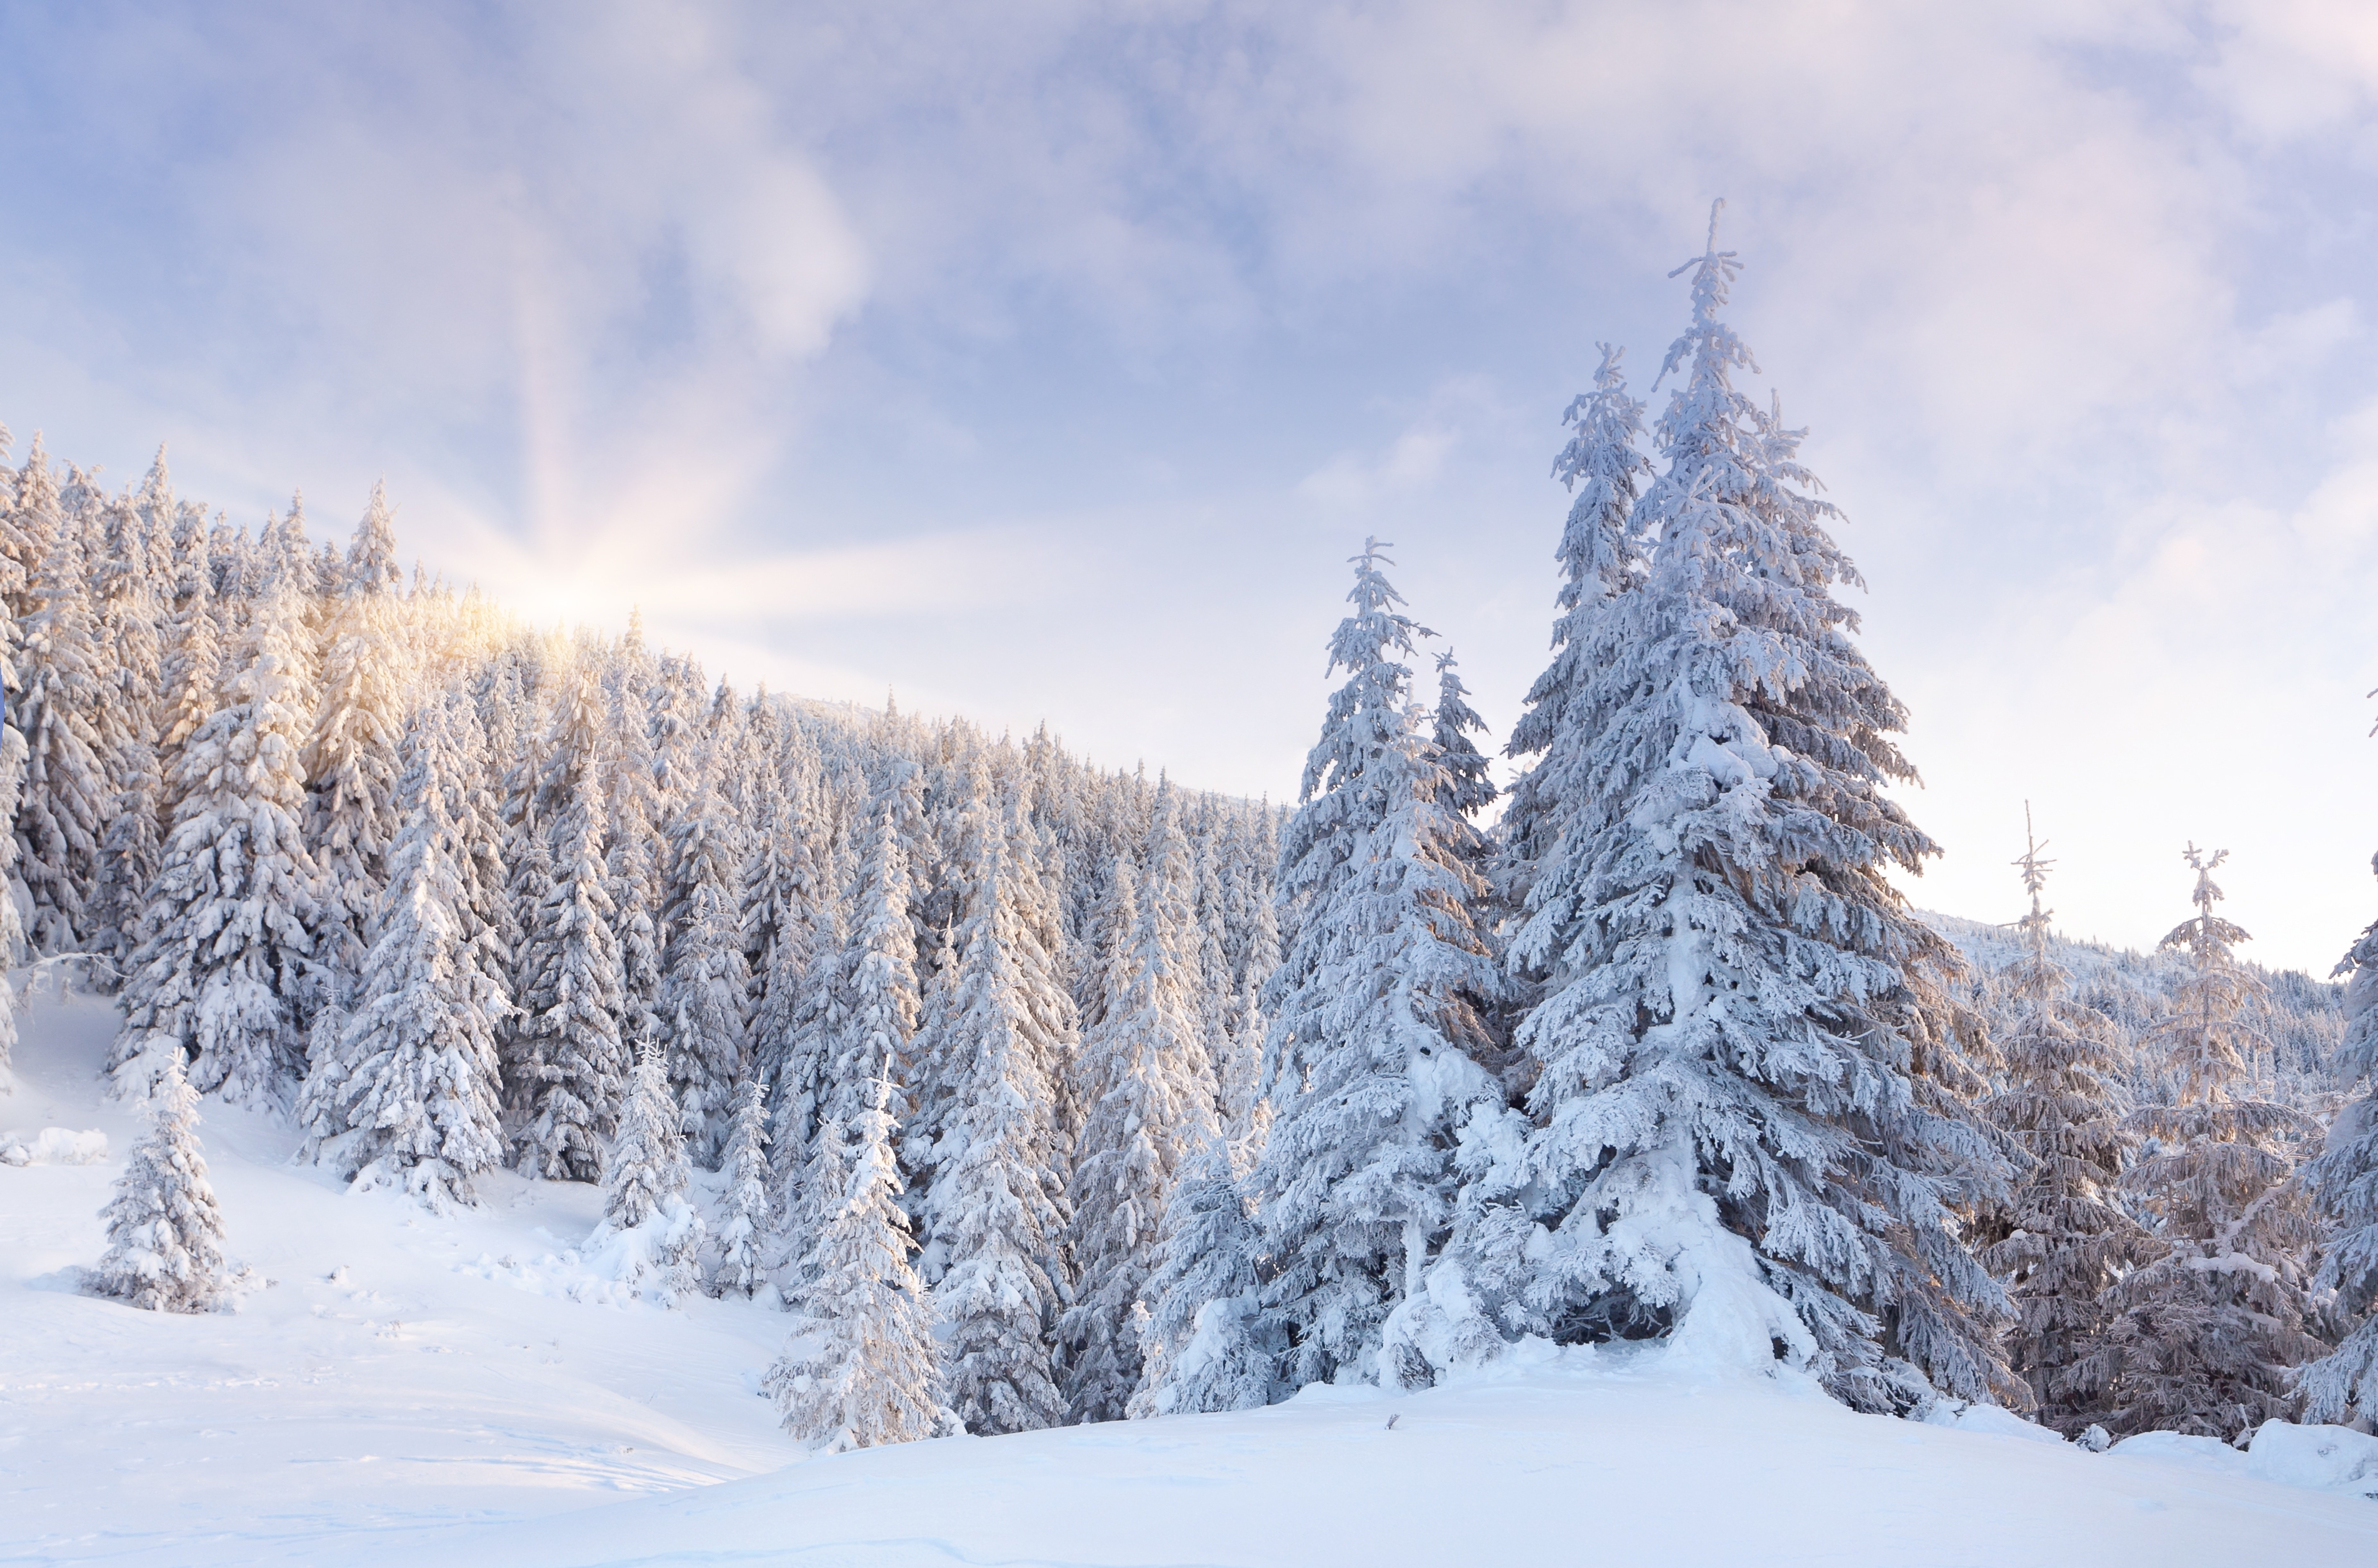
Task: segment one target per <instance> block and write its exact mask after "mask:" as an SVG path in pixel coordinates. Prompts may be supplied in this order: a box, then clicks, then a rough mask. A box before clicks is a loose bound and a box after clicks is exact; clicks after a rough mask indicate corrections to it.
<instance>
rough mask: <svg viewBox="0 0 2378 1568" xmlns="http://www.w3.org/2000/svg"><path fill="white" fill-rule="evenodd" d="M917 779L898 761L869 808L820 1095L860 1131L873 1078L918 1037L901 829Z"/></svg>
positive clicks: (913, 941) (884, 1073) (913, 933)
mask: <svg viewBox="0 0 2378 1568" xmlns="http://www.w3.org/2000/svg"><path fill="white" fill-rule="evenodd" d="M916 796H917V780H916V775H915V773H914V772H913V771H912V770H911V769H910V768H909V767H908V765H907V763H895V765H894V772H893V773H892V774H891V776H889V777H887V778H886V780H885V781H884V783H883V784H882V786H880V787H879V788H878V789H877V790H876V792H875V797H874V800H873V802H872V803H871V806H870V808H869V837H868V844H867V847H866V852H865V854H864V855H863V856H862V857H861V859H860V861H859V885H858V887H857V889H856V890H855V892H853V894H852V897H851V901H850V902H851V928H850V936H849V952H848V958H847V969H846V973H847V976H848V980H847V987H848V990H847V997H848V1006H849V1012H848V1014H847V1017H846V1019H845V1021H844V1023H843V1027H842V1030H841V1033H840V1036H839V1038H836V1039H835V1040H833V1041H832V1043H831V1047H830V1049H831V1051H832V1057H831V1060H830V1063H829V1066H828V1068H827V1071H826V1077H825V1083H824V1084H823V1095H824V1098H825V1104H826V1105H827V1107H829V1110H828V1112H827V1114H829V1115H831V1116H832V1117H833V1118H834V1119H836V1120H838V1121H840V1122H841V1123H842V1124H843V1125H844V1126H845V1127H847V1128H851V1129H854V1130H856V1129H858V1128H859V1126H860V1124H861V1121H862V1120H863V1117H864V1113H865V1112H866V1109H867V1106H868V1103H869V1101H870V1100H871V1098H873V1097H875V1095H876V1090H875V1088H874V1087H873V1084H874V1083H875V1081H876V1080H878V1079H881V1078H886V1077H889V1076H890V1075H891V1074H892V1072H893V1071H895V1069H896V1068H897V1067H898V1066H899V1064H901V1063H903V1062H905V1061H907V1060H908V1059H909V1048H908V1047H909V1041H910V1040H911V1039H912V1038H913V1037H914V1036H915V1035H916V1033H917V1014H918V993H917V929H916V927H915V926H914V925H913V924H911V923H910V921H909V918H908V902H909V896H910V886H909V880H908V850H907V841H906V837H905V835H904V834H903V833H902V832H901V823H902V821H903V820H904V819H907V818H910V817H913V816H914V815H915V803H916Z"/></svg>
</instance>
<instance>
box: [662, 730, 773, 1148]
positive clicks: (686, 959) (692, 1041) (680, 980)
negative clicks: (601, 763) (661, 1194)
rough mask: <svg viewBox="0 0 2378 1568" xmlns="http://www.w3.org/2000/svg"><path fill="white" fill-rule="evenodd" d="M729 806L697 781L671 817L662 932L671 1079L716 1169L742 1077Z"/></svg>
mask: <svg viewBox="0 0 2378 1568" xmlns="http://www.w3.org/2000/svg"><path fill="white" fill-rule="evenodd" d="M729 816H730V812H729V810H728V808H727V802H726V801H724V800H722V799H721V798H720V796H719V793H718V789H717V785H716V783H715V775H714V774H713V772H711V771H710V770H708V769H704V770H703V771H702V772H699V773H698V774H697V775H696V777H695V781H694V783H693V784H692V787H691V790H690V792H689V793H688V795H687V796H686V798H685V800H684V802H683V804H682V805H681V807H680V808H679V811H678V813H677V820H676V824H675V831H674V833H673V836H672V837H671V840H670V843H669V846H668V847H669V860H668V867H669V868H668V886H669V888H670V889H671V890H672V892H673V893H674V894H675V896H676V898H677V900H678V902H677V903H676V904H673V905H672V906H671V907H670V908H669V910H668V912H667V920H666V922H665V925H666V927H667V932H668V947H667V956H666V958H665V960H664V964H663V969H662V974H661V994H660V1017H661V1024H662V1028H663V1030H664V1032H665V1034H666V1037H667V1041H668V1071H669V1080H670V1085H671V1087H672V1088H673V1089H674V1090H675V1091H676V1094H677V1097H678V1106H679V1115H680V1116H681V1117H682V1118H683V1126H684V1131H685V1135H686V1138H687V1140H688V1141H689V1143H691V1145H692V1147H693V1149H694V1152H695V1157H696V1158H697V1159H698V1160H699V1161H700V1162H701V1163H702V1164H703V1165H705V1166H709V1167H716V1166H717V1164H718V1160H719V1156H720V1155H721V1153H722V1151H723V1150H724V1149H725V1147H726V1140H727V1119H728V1118H729V1116H730V1115H731V1114H732V1111H733V1106H734V1097H735V1090H736V1085H737V1084H738V1083H740V1082H741V1080H742V1078H743V1075H744V1072H745V1070H746V1059H745V1048H744V1031H745V1028H746V1025H747V1022H748V1021H747V1019H746V1017H745V1008H746V1007H747V1006H748V1005H749V1003H750V999H751V975H750V973H749V972H748V971H747V970H746V969H745V967H744V955H743V932H742V919H741V909H740V906H739V883H740V880H741V878H740V872H741V866H740V865H739V858H740V857H739V856H737V854H736V845H735V837H734V834H733V833H732V832H730V829H729V822H728V819H729Z"/></svg>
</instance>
